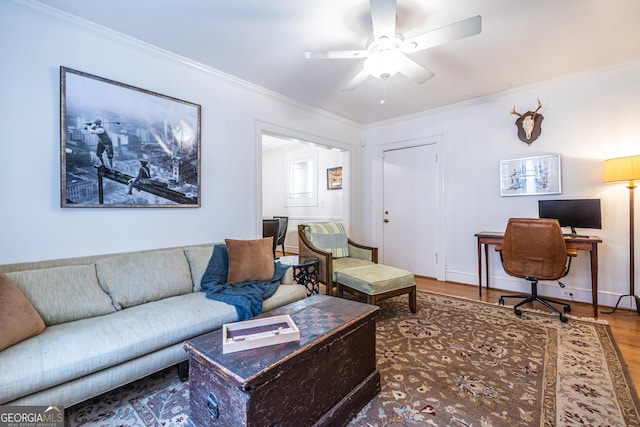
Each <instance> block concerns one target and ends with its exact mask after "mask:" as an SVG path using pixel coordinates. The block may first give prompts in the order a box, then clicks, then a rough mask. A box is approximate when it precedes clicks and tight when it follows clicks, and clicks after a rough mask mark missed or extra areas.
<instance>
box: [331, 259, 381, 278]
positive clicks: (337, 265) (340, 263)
mask: <svg viewBox="0 0 640 427" xmlns="http://www.w3.org/2000/svg"><path fill="white" fill-rule="evenodd" d="M367 265H374V263H373V262H371V261H367V260H366V259H360V258H351V257H346V258H338V259H334V260H333V281H334V282H335V281H336V274H337V273H338V271H344V270H346V269H348V268H352V267H362V266H367Z"/></svg>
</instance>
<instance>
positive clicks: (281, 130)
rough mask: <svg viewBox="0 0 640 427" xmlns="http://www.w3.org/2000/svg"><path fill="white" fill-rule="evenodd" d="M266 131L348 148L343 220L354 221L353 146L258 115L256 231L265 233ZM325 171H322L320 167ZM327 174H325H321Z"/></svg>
mask: <svg viewBox="0 0 640 427" xmlns="http://www.w3.org/2000/svg"><path fill="white" fill-rule="evenodd" d="M263 134H271V135H275V136H278V137H281V138H285V139H292V140H299V141H301V142H309V143H313V144H318V145H320V146H323V147H326V148H337V149H340V150H341V151H343V152H346V153H347V154H346V157H347V162H346V164H344V165H343V166H344V169H343V170H344V173H345V176H343V179H344V180H345V181H346V182H347V183H348V185H346V186H345V188H344V189H343V190H342V191H341V193H342V222H344V223H345V225H346V226H347V227H349V226H350V225H351V224H353V223H354V212H355V206H354V197H353V194H354V186H355V185H356V182H355V180H354V166H355V164H354V157H355V156H354V150H353V146H351V145H349V144H347V143H344V142H342V141H337V140H333V139H329V138H326V137H323V136H320V135H315V134H310V133H307V132H304V131H300V130H296V129H292V128H288V127H284V126H281V125H278V124H275V123H270V122H266V121H262V120H258V119H256V121H255V171H256V175H255V181H256V192H255V195H256V197H255V201H254V203H255V205H254V209H255V212H256V221H255V233H256V235H262V135H263ZM319 172H321V171H319ZM320 176H323V175H320ZM320 176H319V179H318V185H321V184H320V182H322V181H321V180H320ZM291 219H297V217H292V218H290V220H291Z"/></svg>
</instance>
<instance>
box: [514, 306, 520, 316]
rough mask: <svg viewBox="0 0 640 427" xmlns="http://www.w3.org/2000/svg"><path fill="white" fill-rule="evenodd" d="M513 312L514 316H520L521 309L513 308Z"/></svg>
mask: <svg viewBox="0 0 640 427" xmlns="http://www.w3.org/2000/svg"><path fill="white" fill-rule="evenodd" d="M513 312H514V313H515V314H516V316H521V315H522V310H520V309H519V308H514V309H513Z"/></svg>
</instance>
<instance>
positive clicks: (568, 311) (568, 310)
mask: <svg viewBox="0 0 640 427" xmlns="http://www.w3.org/2000/svg"><path fill="white" fill-rule="evenodd" d="M563 310H564V312H565V313H571V307H564V309H563Z"/></svg>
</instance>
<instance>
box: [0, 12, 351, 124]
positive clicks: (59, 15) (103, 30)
mask: <svg viewBox="0 0 640 427" xmlns="http://www.w3.org/2000/svg"><path fill="white" fill-rule="evenodd" d="M0 3H4V4H7V5H9V6H14V7H18V8H21V9H23V10H26V11H27V12H29V13H36V14H39V15H43V16H45V17H47V18H55V19H58V20H60V21H64V22H65V23H66V24H72V25H77V26H78V27H81V28H82V29H83V30H85V31H89V32H93V33H95V34H99V35H101V36H103V37H105V38H107V39H110V40H112V41H115V42H118V43H123V44H126V45H128V46H130V47H133V48H136V49H140V50H142V51H145V52H146V53H150V54H154V55H157V56H160V57H164V58H166V59H169V60H172V61H176V62H178V63H181V64H183V65H186V66H189V67H192V68H194V69H197V70H200V71H203V72H205V73H208V74H210V75H212V76H214V77H217V78H219V79H220V80H224V81H226V82H228V83H232V84H234V85H236V86H239V87H241V88H243V89H246V90H249V91H251V92H254V93H257V94H260V95H263V96H266V97H268V98H271V99H274V100H276V101H279V102H283V103H286V104H289V105H291V106H293V107H296V108H300V109H302V110H306V111H309V112H311V113H314V114H317V115H319V116H323V117H326V118H329V119H331V120H336V121H339V122H341V123H343V124H346V125H350V126H356V127H358V128H361V126H362V125H361V124H360V123H358V122H355V121H353V120H350V119H347V118H346V117H344V116H339V115H337V114H334V113H331V112H329V111H326V110H323V109H320V108H317V107H313V106H311V105H309V104H305V103H302V102H300V101H297V100H295V99H293V98H289V97H287V96H284V95H282V94H279V93H277V92H274V91H272V90H269V89H266V88H263V87H261V86H258V85H256V84H253V83H250V82H248V81H246V80H242V79H240V78H238V77H235V76H232V75H231V74H227V73H224V72H222V71H220V70H217V69H215V68H213V67H210V66H208V65H205V64H202V63H200V62H197V61H194V60H192V59H189V58H187V57H184V56H182V55H178V54H176V53H174V52H171V51H168V50H166V49H163V48H161V47H158V46H155V45H152V44H150V43H147V42H145V41H142V40H139V39H136V38H134V37H131V36H128V35H126V34H123V33H120V32H118V31H115V30H112V29H111V28H108V27H105V26H103V25H100V24H97V23H95V22H91V21H89V20H87V19H84V18H80V17H79V16H76V15H73V14H71V13H68V12H64V11H62V10H60V9H56V8H54V7H52V6H49V5H45V4H43V3H40V2H37V1H35V0H0Z"/></svg>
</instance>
